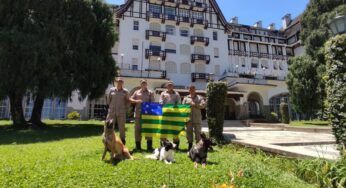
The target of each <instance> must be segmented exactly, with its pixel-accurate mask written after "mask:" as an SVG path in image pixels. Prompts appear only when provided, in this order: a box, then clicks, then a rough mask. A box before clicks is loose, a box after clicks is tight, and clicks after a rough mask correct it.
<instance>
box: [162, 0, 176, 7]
mask: <svg viewBox="0 0 346 188" xmlns="http://www.w3.org/2000/svg"><path fill="white" fill-rule="evenodd" d="M164 5H165V6H169V7H177V6H178V3H177V0H164Z"/></svg>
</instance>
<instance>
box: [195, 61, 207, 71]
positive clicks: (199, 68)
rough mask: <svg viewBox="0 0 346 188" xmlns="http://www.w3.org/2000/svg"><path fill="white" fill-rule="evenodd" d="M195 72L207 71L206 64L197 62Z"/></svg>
mask: <svg viewBox="0 0 346 188" xmlns="http://www.w3.org/2000/svg"><path fill="white" fill-rule="evenodd" d="M195 72H197V73H205V72H206V71H205V65H204V64H202V63H196V64H195Z"/></svg>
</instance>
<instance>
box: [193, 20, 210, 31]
mask: <svg viewBox="0 0 346 188" xmlns="http://www.w3.org/2000/svg"><path fill="white" fill-rule="evenodd" d="M193 26H202V27H204V29H207V28H208V20H204V19H197V18H193V19H192V20H191V27H193Z"/></svg>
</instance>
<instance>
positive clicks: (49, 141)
mask: <svg viewBox="0 0 346 188" xmlns="http://www.w3.org/2000/svg"><path fill="white" fill-rule="evenodd" d="M0 123H1V124H8V122H5V121H1V122H0ZM47 123H48V128H46V129H43V130H19V131H18V130H12V129H8V128H6V129H5V127H6V126H0V187H141V188H142V187H150V188H151V187H157V188H158V187H161V186H162V185H164V184H166V185H168V187H184V188H185V187H211V185H212V182H213V179H214V182H215V184H216V185H221V184H222V183H228V182H229V180H230V178H229V176H228V173H229V171H232V172H233V173H237V172H238V170H239V169H244V176H243V177H241V178H236V181H235V183H236V185H237V187H304V188H306V187H316V186H315V185H311V184H308V183H306V182H304V181H303V180H301V179H299V178H298V177H297V176H296V175H295V171H296V163H297V161H296V160H290V159H286V158H283V157H274V156H269V155H266V154H264V153H262V152H260V151H253V150H250V149H243V148H240V147H236V146H232V145H226V146H219V147H215V151H214V152H211V153H209V159H208V164H207V168H206V169H202V168H198V169H194V168H193V163H192V162H191V161H190V160H189V159H188V158H187V155H186V152H178V153H177V154H176V161H177V163H176V164H173V165H165V164H164V163H162V162H159V161H155V160H148V159H144V155H146V154H147V153H136V154H135V156H136V157H138V158H140V160H136V161H123V162H121V163H119V164H117V165H116V166H114V165H111V164H109V163H108V162H103V161H101V154H102V151H103V145H102V143H101V134H102V128H103V127H102V123H101V122H99V121H47ZM133 132H134V130H133V125H132V124H128V125H127V141H128V147H129V148H130V149H132V148H133V147H134V141H133V139H134V135H133ZM181 142H182V146H181V148H182V149H185V148H187V145H186V143H185V142H186V139H185V138H183V137H182V138H181ZM154 145H155V146H156V147H157V146H158V145H159V143H158V140H157V139H156V140H155V144H154ZM107 157H108V159H109V155H107Z"/></svg>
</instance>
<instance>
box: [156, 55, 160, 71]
mask: <svg viewBox="0 0 346 188" xmlns="http://www.w3.org/2000/svg"><path fill="white" fill-rule="evenodd" d="M157 61H158V62H159V67H160V70H161V57H158V58H157Z"/></svg>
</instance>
